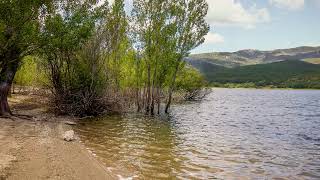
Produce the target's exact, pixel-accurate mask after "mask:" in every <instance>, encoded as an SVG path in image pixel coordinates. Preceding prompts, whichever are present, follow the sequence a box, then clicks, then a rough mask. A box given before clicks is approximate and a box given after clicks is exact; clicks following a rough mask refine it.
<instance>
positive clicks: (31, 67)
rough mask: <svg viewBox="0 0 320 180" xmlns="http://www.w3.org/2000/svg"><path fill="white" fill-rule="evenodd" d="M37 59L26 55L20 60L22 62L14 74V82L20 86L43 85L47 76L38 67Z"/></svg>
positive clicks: (46, 82) (46, 80)
mask: <svg viewBox="0 0 320 180" xmlns="http://www.w3.org/2000/svg"><path fill="white" fill-rule="evenodd" d="M39 61H40V60H39V59H37V58H36V57H33V56H27V57H25V58H24V59H23V60H22V64H21V66H20V68H19V70H18V72H17V74H16V76H15V79H14V83H15V84H17V85H20V86H38V87H39V86H45V85H47V84H48V78H47V76H46V74H45V73H44V71H42V70H41V67H39Z"/></svg>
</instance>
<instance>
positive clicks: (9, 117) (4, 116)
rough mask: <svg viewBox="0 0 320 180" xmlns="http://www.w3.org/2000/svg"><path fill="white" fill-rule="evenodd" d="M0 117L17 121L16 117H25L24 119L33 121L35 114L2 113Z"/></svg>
mask: <svg viewBox="0 0 320 180" xmlns="http://www.w3.org/2000/svg"><path fill="white" fill-rule="evenodd" d="M0 118H4V119H11V120H12V121H15V120H16V119H23V120H28V121H33V120H34V117H33V116H30V115H25V114H11V115H10V114H8V115H1V116H0Z"/></svg>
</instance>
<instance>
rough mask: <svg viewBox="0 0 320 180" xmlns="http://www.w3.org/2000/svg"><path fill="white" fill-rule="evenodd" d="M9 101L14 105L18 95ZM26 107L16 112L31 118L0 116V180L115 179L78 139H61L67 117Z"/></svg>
mask: <svg viewBox="0 0 320 180" xmlns="http://www.w3.org/2000/svg"><path fill="white" fill-rule="evenodd" d="M23 100H25V99H23ZM10 101H11V103H12V104H14V106H15V105H16V107H18V106H19V103H21V99H19V97H18V99H16V97H15V98H13V99H11V100H10ZM23 104H26V101H23ZM20 105H21V104H20ZM21 107H22V106H20V109H23V108H21ZM25 107H32V108H29V109H27V108H25V109H23V110H21V111H20V110H19V112H18V113H23V114H28V115H32V116H34V117H35V118H34V120H23V119H19V118H15V119H14V121H13V120H11V119H3V118H0V179H1V180H2V179H8V180H20V179H24V180H29V179H30V180H37V179H75V180H76V179H79V180H82V179H97V180H100V179H118V178H117V177H116V176H115V175H113V174H112V173H111V172H110V171H108V169H106V168H105V166H104V165H103V164H102V163H100V162H99V161H98V160H97V159H96V158H95V157H94V156H93V155H92V154H90V152H89V151H88V150H87V149H86V148H85V147H84V146H83V145H82V144H81V143H80V142H79V140H76V141H74V142H66V141H64V140H63V139H62V136H63V134H64V132H65V131H67V130H70V129H71V128H72V127H71V126H70V125H66V124H65V123H64V121H65V120H66V119H63V118H56V117H54V116H53V115H50V114H46V113H44V111H43V107H42V106H41V105H39V106H36V105H34V106H32V105H31V104H26V106H25ZM15 112H16V111H15Z"/></svg>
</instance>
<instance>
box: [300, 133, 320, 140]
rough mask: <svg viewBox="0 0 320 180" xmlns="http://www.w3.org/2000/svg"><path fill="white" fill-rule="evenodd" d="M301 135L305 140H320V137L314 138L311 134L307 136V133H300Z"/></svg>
mask: <svg viewBox="0 0 320 180" xmlns="http://www.w3.org/2000/svg"><path fill="white" fill-rule="evenodd" d="M298 136H299V137H301V138H303V139H304V140H307V141H316V142H320V138H312V137H310V136H307V135H305V134H298Z"/></svg>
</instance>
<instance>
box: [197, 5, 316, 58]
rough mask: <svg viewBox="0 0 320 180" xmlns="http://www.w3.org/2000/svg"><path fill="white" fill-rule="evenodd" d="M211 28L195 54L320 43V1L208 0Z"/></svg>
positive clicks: (208, 19)
mask: <svg viewBox="0 0 320 180" xmlns="http://www.w3.org/2000/svg"><path fill="white" fill-rule="evenodd" d="M207 2H208V4H209V12H208V15H207V22H208V23H209V24H210V27H211V30H210V32H209V34H208V35H207V36H206V41H205V43H204V44H202V45H201V46H199V47H198V48H196V49H195V50H193V51H192V53H204V52H221V51H228V52H230V51H238V50H242V49H259V50H273V49H281V48H292V47H298V46H320V0H256V1H253V0H207Z"/></svg>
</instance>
